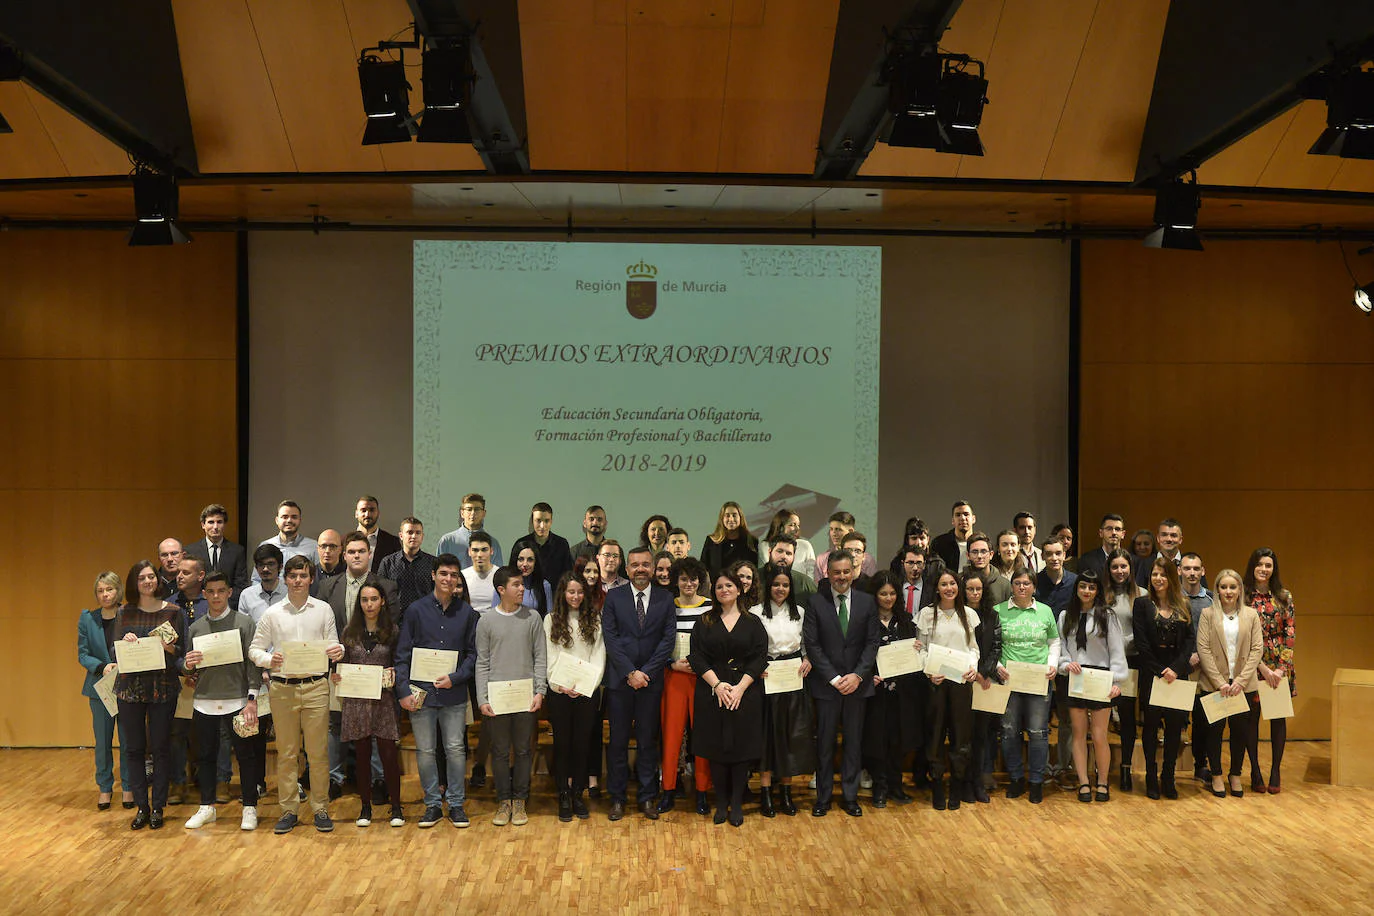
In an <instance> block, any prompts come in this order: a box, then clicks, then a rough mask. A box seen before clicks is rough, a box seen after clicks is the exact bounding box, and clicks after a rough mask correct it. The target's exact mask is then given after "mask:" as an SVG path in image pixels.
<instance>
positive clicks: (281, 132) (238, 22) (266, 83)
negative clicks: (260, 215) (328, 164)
mask: <svg viewBox="0 0 1374 916" xmlns="http://www.w3.org/2000/svg"><path fill="white" fill-rule="evenodd" d="M172 13H173V17H174V19H175V21H176V30H177V45H178V48H179V50H180V54H181V73H182V79H183V82H184V83H185V86H186V104H187V107H188V109H189V110H190V113H191V130H192V132H193V133H194V135H195V139H196V158H197V160H198V161H199V164H200V169H201V171H202V172H204V173H206V174H215V173H224V172H267V173H271V172H294V171H296V160H295V157H294V156H293V155H292V152H291V143H290V141H289V140H288V139H287V136H286V127H285V126H284V125H283V124H282V116H281V110H280V109H279V107H278V105H277V97H276V94H275V92H274V90H273V86H272V80H271V78H270V77H269V76H268V73H267V64H266V62H265V61H264V60H263V55H262V49H261V48H260V47H259V45H258V33H257V30H256V29H255V27H254V23H253V17H252V16H251V15H250V13H249V10H248V3H247V2H246V0H221V2H216V3H206V2H204V0H172Z"/></svg>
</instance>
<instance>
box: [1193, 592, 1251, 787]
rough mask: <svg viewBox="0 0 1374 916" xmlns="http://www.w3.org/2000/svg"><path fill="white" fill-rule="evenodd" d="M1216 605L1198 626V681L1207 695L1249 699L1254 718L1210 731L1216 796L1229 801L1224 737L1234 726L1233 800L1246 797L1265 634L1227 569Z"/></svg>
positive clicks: (1241, 716)
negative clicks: (1245, 768) (1243, 776)
mask: <svg viewBox="0 0 1374 916" xmlns="http://www.w3.org/2000/svg"><path fill="white" fill-rule="evenodd" d="M1212 589H1213V593H1214V594H1215V596H1216V602H1215V603H1214V604H1213V605H1212V606H1211V607H1209V608H1207V609H1206V610H1205V611H1203V613H1202V619H1200V620H1199V621H1198V622H1197V657H1198V666H1199V678H1198V679H1199V680H1200V681H1201V682H1202V690H1203V692H1204V693H1211V692H1212V691H1214V690H1219V691H1221V693H1222V695H1223V696H1228V697H1230V696H1236V695H1238V694H1244V695H1245V697H1246V699H1247V700H1249V708H1250V712H1246V713H1236V714H1235V715H1233V716H1228V717H1227V718H1224V719H1218V720H1217V721H1216V722H1214V723H1212V724H1211V725H1209V726H1208V727H1207V760H1208V763H1210V764H1211V769H1212V794H1213V795H1215V796H1216V797H1217V798H1225V797H1226V783H1225V780H1223V779H1222V775H1221V732H1222V729H1224V728H1226V726H1227V723H1230V726H1231V769H1230V771H1229V772H1230V777H1231V794H1232V795H1234V796H1236V797H1237V798H1239V797H1241V796H1242V795H1244V794H1245V792H1244V789H1243V788H1242V786H1241V781H1240V768H1241V764H1242V763H1244V762H1245V749H1246V746H1247V745H1248V743H1249V740H1250V730H1251V729H1253V728H1258V727H1259V716H1258V709H1259V693H1258V690H1259V679H1258V677H1257V674H1256V672H1257V671H1258V669H1259V662H1260V655H1261V654H1263V652H1264V628H1263V626H1262V625H1261V624H1260V619H1259V614H1258V613H1257V612H1256V611H1255V609H1254V608H1252V607H1249V606H1248V605H1245V604H1243V603H1242V602H1241V595H1242V594H1243V593H1244V585H1243V584H1242V580H1241V578H1240V573H1238V572H1236V571H1235V570H1234V569H1223V570H1222V571H1221V572H1220V573H1218V574H1217V578H1216V581H1215V582H1214V583H1213V585H1212Z"/></svg>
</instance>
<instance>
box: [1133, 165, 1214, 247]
mask: <svg viewBox="0 0 1374 916" xmlns="http://www.w3.org/2000/svg"><path fill="white" fill-rule="evenodd" d="M1189 175H1190V176H1191V178H1192V180H1191V181H1186V182H1185V181H1184V180H1183V179H1182V178H1181V177H1180V178H1175V179H1174V180H1173V181H1171V182H1169V183H1168V184H1164V185H1160V187H1159V189H1158V190H1156V191H1155V228H1154V231H1153V232H1151V233H1150V234H1149V235H1147V236H1145V247H1146V248H1176V249H1180V250H1183V251H1201V250H1202V239H1201V238H1199V237H1198V234H1197V211H1198V209H1199V208H1200V207H1201V206H1202V195H1201V194H1200V193H1199V192H1198V188H1197V172H1190V173H1189Z"/></svg>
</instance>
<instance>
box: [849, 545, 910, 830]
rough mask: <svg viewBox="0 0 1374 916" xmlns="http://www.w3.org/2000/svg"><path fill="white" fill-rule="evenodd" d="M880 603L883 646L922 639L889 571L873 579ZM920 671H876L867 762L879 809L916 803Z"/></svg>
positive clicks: (868, 712)
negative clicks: (909, 767) (905, 767)
mask: <svg viewBox="0 0 1374 916" xmlns="http://www.w3.org/2000/svg"><path fill="white" fill-rule="evenodd" d="M869 589H870V591H871V592H872V593H873V601H874V603H875V604H876V605H877V606H878V644H879V646H885V645H888V644H890V643H893V642H896V641H898V640H902V639H915V638H916V635H917V634H916V622H915V621H914V620H913V619H912V617H911V615H910V614H908V613H907V612H906V610H905V609H903V608H902V606H901V603H900V601H899V600H898V596H899V595H901V593H902V580H901V579H899V578H897V577H896V576H894V575H892V573H891V572H890V571H889V570H886V569H884V570H883V571H882V572H880V573H878V574H877V575H876V576H874V577H873V580H872V581H871V582H870V583H869ZM924 679H925V675H923V674H921V673H920V672H914V673H912V674H903V675H900V676H897V677H891V678H883V677H880V676H879V675H877V674H874V675H873V685H874V690H873V695H872V696H870V697H869V698H868V701H867V702H866V703H865V704H864V737H863V751H864V754H863V756H864V766H865V768H866V769H867V770H868V774H869V776H870V777H872V779H873V807H875V808H886V807H887V803H888V801H889V800H890V801H891V802H892V803H893V804H896V805H905V804H907V803H909V802H910V801H911V796H909V795H907V793H906V789H905V788H904V787H903V786H902V760H903V759H904V758H905V757H906V755H907V754H908V753H910V752H911V751H914V750H916V749H917V748H918V747H920V746H921V745H922V744H923V739H924V738H925V728H924V725H925V709H924V708H923V706H922V702H923V701H924V700H925V696H924V691H921V690H919V689H918V687H917V684H918V682H919V681H921V680H924Z"/></svg>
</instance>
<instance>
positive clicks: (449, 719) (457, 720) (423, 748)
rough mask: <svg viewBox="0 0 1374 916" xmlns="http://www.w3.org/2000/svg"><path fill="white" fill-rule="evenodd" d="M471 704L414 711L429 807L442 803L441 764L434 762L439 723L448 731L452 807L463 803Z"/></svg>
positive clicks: (412, 724)
mask: <svg viewBox="0 0 1374 916" xmlns="http://www.w3.org/2000/svg"><path fill="white" fill-rule="evenodd" d="M467 710H468V707H467V704H466V703H459V704H458V705H457V706H425V707H423V708H422V709H420V710H418V711H416V712H412V713H411V714H410V727H411V730H412V731H414V733H415V762H416V764H417V765H418V766H419V769H420V788H422V789H423V790H424V793H425V807H426V808H436V807H438V805H439V767H438V765H437V764H435V762H434V748H435V744H436V743H437V742H436V740H435V736H434V731H435V726H436V725H438V726H439V727H440V728H442V729H443V733H444V754H445V756H447V758H448V774H447V776H448V778H447V779H446V780H445V782H447V783H448V797H447V799H445V800H446V801H447V802H448V806H449V807H450V808H454V807H459V808H461V807H462V806H463V798H464V790H465V787H466V783H465V780H466V779H467V768H468V758H467V752H466V750H465V748H464V747H463V736H464V735H466V734H467Z"/></svg>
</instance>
